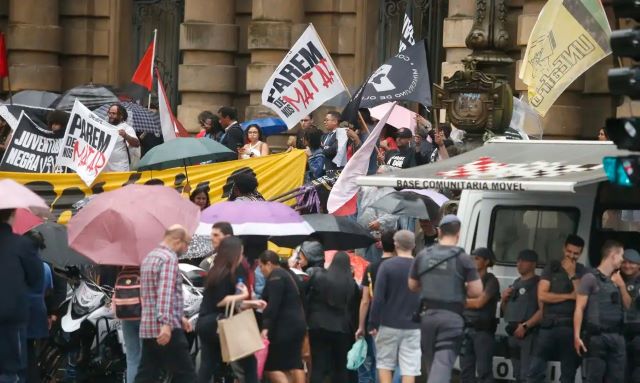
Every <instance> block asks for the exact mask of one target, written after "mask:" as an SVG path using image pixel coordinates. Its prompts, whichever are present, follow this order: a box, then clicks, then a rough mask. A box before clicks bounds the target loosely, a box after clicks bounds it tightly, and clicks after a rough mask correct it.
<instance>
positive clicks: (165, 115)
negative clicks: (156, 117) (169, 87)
mask: <svg viewBox="0 0 640 383" xmlns="http://www.w3.org/2000/svg"><path fill="white" fill-rule="evenodd" d="M158 113H160V127H161V128H162V138H163V139H164V142H168V141H170V140H173V139H174V138H176V133H177V132H178V128H177V127H176V122H175V118H174V117H173V113H171V106H170V105H169V100H168V99H167V94H166V93H165V91H164V85H162V81H160V76H158Z"/></svg>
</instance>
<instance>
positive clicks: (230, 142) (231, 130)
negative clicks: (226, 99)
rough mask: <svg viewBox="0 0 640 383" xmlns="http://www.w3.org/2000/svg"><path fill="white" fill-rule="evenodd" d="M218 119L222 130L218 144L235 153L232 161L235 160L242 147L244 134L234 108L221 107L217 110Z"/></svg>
mask: <svg viewBox="0 0 640 383" xmlns="http://www.w3.org/2000/svg"><path fill="white" fill-rule="evenodd" d="M218 118H219V119H220V125H222V128H223V129H224V133H222V136H221V138H220V143H221V144H222V145H224V146H226V147H227V148H229V149H230V150H231V151H233V152H234V153H236V154H235V155H234V156H233V157H234V158H232V159H237V158H238V155H237V152H238V149H239V148H241V147H243V146H244V132H243V131H242V127H241V126H240V123H238V112H237V111H236V109H235V108H232V107H230V106H223V107H222V108H220V109H219V110H218Z"/></svg>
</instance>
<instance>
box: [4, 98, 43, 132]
mask: <svg viewBox="0 0 640 383" xmlns="http://www.w3.org/2000/svg"><path fill="white" fill-rule="evenodd" d="M52 110H53V109H47V108H37V107H33V106H27V105H16V104H14V105H8V104H7V105H0V117H2V118H4V119H5V121H7V123H8V124H9V126H11V129H13V130H15V129H16V127H17V126H18V120H19V119H20V114H21V113H22V112H24V114H26V115H27V116H29V118H30V119H31V121H33V122H34V123H35V124H36V125H38V126H39V127H41V128H43V129H47V124H46V122H45V121H47V114H48V113H49V112H50V111H52Z"/></svg>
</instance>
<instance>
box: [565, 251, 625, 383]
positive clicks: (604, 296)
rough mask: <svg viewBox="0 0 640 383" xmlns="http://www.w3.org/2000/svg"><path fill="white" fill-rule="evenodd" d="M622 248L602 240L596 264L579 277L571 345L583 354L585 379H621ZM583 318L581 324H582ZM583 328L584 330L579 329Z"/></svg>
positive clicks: (598, 382) (595, 381) (594, 381)
mask: <svg viewBox="0 0 640 383" xmlns="http://www.w3.org/2000/svg"><path fill="white" fill-rule="evenodd" d="M623 253H624V248H623V247H622V244H621V243H620V242H616V241H611V240H609V241H606V242H605V243H604V246H602V258H601V261H600V265H599V266H598V268H597V269H595V270H593V271H592V272H590V273H588V274H585V275H584V276H583V277H582V278H581V279H580V285H579V287H578V295H577V297H576V310H575V313H574V315H573V327H574V330H573V337H574V347H575V349H576V352H577V353H578V354H579V355H582V354H585V355H586V357H585V367H586V381H587V382H589V383H601V382H623V381H624V375H625V374H624V372H625V369H624V367H625V361H626V355H625V354H626V346H625V342H624V337H623V336H622V321H623V312H624V309H623V305H624V307H629V303H630V302H631V299H630V298H629V294H625V295H626V296H624V297H623V295H622V292H625V293H626V289H627V287H626V286H625V284H624V280H623V279H622V276H621V275H620V272H619V271H617V270H618V269H619V268H620V265H622V254H623ZM583 319H584V326H583ZM583 330H584V331H583Z"/></svg>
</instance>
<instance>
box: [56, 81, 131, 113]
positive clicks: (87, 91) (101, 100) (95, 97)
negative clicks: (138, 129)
mask: <svg viewBox="0 0 640 383" xmlns="http://www.w3.org/2000/svg"><path fill="white" fill-rule="evenodd" d="M76 98H77V99H78V100H79V101H80V102H81V103H82V104H83V105H84V106H86V107H87V108H89V109H91V110H93V109H96V108H98V107H100V106H102V105H104V104H109V103H114V102H118V101H119V100H118V96H116V95H115V93H113V91H112V90H111V89H109V88H107V87H105V86H100V85H93V84H88V85H81V86H77V87H75V88H71V89H69V90H68V91H66V92H64V94H62V95H61V96H60V97H58V99H57V100H55V101H54V102H53V103H51V107H52V108H55V109H61V110H71V109H73V104H74V102H75V101H76Z"/></svg>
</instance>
